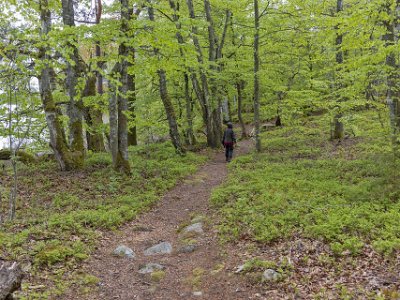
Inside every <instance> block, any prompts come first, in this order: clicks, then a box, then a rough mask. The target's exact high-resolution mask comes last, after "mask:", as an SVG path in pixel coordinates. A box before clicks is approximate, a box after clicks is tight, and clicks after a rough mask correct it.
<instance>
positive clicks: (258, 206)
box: [212, 112, 400, 255]
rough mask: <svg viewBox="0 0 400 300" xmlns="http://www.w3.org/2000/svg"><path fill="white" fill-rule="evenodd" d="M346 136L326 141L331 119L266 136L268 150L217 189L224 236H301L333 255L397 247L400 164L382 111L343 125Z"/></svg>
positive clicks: (240, 161) (236, 165)
mask: <svg viewBox="0 0 400 300" xmlns="http://www.w3.org/2000/svg"><path fill="white" fill-rule="evenodd" d="M346 121H347V123H346V128H347V130H348V138H346V139H345V140H344V141H342V142H341V143H339V144H338V143H337V142H336V141H332V142H331V141H329V117H328V116H322V117H313V118H307V119H304V120H301V121H299V122H298V123H297V124H293V125H291V126H284V127H282V128H277V129H275V130H273V131H269V132H265V133H263V136H262V143H263V147H264V151H263V152H262V153H260V154H254V153H253V154H250V155H247V156H243V157H239V158H237V159H235V161H234V162H233V163H232V164H231V165H230V170H231V172H230V176H229V180H228V181H227V182H226V184H224V185H223V186H221V187H220V188H218V189H216V190H215V191H214V192H213V196H212V203H213V204H214V205H215V206H216V207H218V208H219V209H220V212H221V215H222V221H221V224H220V231H221V233H222V237H223V238H224V239H229V240H237V239H240V238H242V237H246V238H250V239H252V240H254V241H257V242H261V243H273V242H274V241H278V240H282V239H290V238H291V237H292V236H294V235H296V236H298V235H300V236H303V237H306V238H316V239H321V240H323V241H324V242H326V243H328V244H329V245H330V247H331V250H332V251H333V253H335V254H337V255H341V254H342V253H344V252H345V253H348V252H350V253H351V254H353V255H357V254H358V253H360V251H361V250H362V248H363V247H364V246H365V245H372V247H373V248H374V249H375V250H376V251H378V252H380V253H383V254H387V255H390V254H392V253H394V252H396V251H397V250H399V249H400V201H399V200H400V186H399V184H398V183H399V182H400V181H399V180H400V171H399V170H400V163H399V161H398V160H397V161H396V160H395V159H394V157H393V155H392V154H391V151H390V150H391V149H390V142H389V139H388V138H387V136H388V134H387V133H388V132H387V126H386V124H381V122H380V117H379V115H378V114H377V113H372V112H366V113H361V114H358V115H357V116H356V117H352V118H351V119H347V120H346Z"/></svg>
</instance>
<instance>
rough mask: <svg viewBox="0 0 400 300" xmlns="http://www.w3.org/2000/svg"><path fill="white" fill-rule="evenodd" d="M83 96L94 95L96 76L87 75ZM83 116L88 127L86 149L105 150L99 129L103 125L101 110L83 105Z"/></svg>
mask: <svg viewBox="0 0 400 300" xmlns="http://www.w3.org/2000/svg"><path fill="white" fill-rule="evenodd" d="M82 96H83V97H90V96H96V77H95V76H89V78H88V79H87V80H86V86H85V89H84V90H83V94H82ZM84 118H85V121H86V124H87V126H88V129H87V130H86V140H87V147H88V150H91V151H94V152H103V151H105V147H104V136H103V132H102V130H101V128H102V125H103V118H102V112H101V111H100V110H98V109H96V108H94V107H85V109H84Z"/></svg>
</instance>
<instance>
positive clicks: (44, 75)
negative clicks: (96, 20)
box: [39, 0, 83, 171]
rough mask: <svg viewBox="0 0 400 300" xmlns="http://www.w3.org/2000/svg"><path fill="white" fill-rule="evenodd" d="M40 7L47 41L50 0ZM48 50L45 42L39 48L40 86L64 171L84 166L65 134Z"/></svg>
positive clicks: (56, 152) (55, 150)
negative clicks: (52, 87) (56, 101)
mask: <svg viewBox="0 0 400 300" xmlns="http://www.w3.org/2000/svg"><path fill="white" fill-rule="evenodd" d="M39 7H40V20H41V23H42V28H41V32H40V34H41V38H42V40H43V41H46V40H47V35H48V34H49V32H50V30H51V12H50V9H49V4H48V0H40V2H39ZM46 50H47V48H46V45H45V42H44V43H43V46H41V47H40V48H39V57H40V59H41V61H42V69H41V71H40V76H39V88H40V97H41V99H42V103H43V110H44V112H45V116H46V122H47V126H48V129H49V134H50V146H51V148H52V149H53V151H54V155H55V158H56V160H57V162H58V164H59V166H60V168H61V170H62V171H68V170H73V169H77V168H81V167H82V166H83V161H82V159H81V153H75V152H73V151H70V149H69V147H68V144H67V141H66V140H65V135H64V134H63V129H62V125H61V121H60V119H59V113H58V110H57V107H56V104H55V101H54V99H53V94H52V89H51V84H52V83H51V77H52V76H51V75H52V69H51V68H50V66H49V63H48V62H49V61H50V59H51V58H50V56H49V54H48V52H47V51H46Z"/></svg>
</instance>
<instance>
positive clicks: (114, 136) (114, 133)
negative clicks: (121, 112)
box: [108, 90, 118, 169]
mask: <svg viewBox="0 0 400 300" xmlns="http://www.w3.org/2000/svg"><path fill="white" fill-rule="evenodd" d="M116 93H117V92H116V91H115V90H113V91H112V92H111V95H110V96H109V103H108V112H109V118H110V120H109V124H110V136H109V143H110V145H109V147H110V152H111V157H112V161H113V167H114V169H117V168H118V161H117V157H118V109H117V95H116Z"/></svg>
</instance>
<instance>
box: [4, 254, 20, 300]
mask: <svg viewBox="0 0 400 300" xmlns="http://www.w3.org/2000/svg"><path fill="white" fill-rule="evenodd" d="M22 278H23V273H22V271H21V268H20V267H19V266H18V264H17V263H16V262H5V261H1V260H0V299H1V300H3V299H12V294H13V292H14V291H17V290H18V289H20V288H21V281H22Z"/></svg>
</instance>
